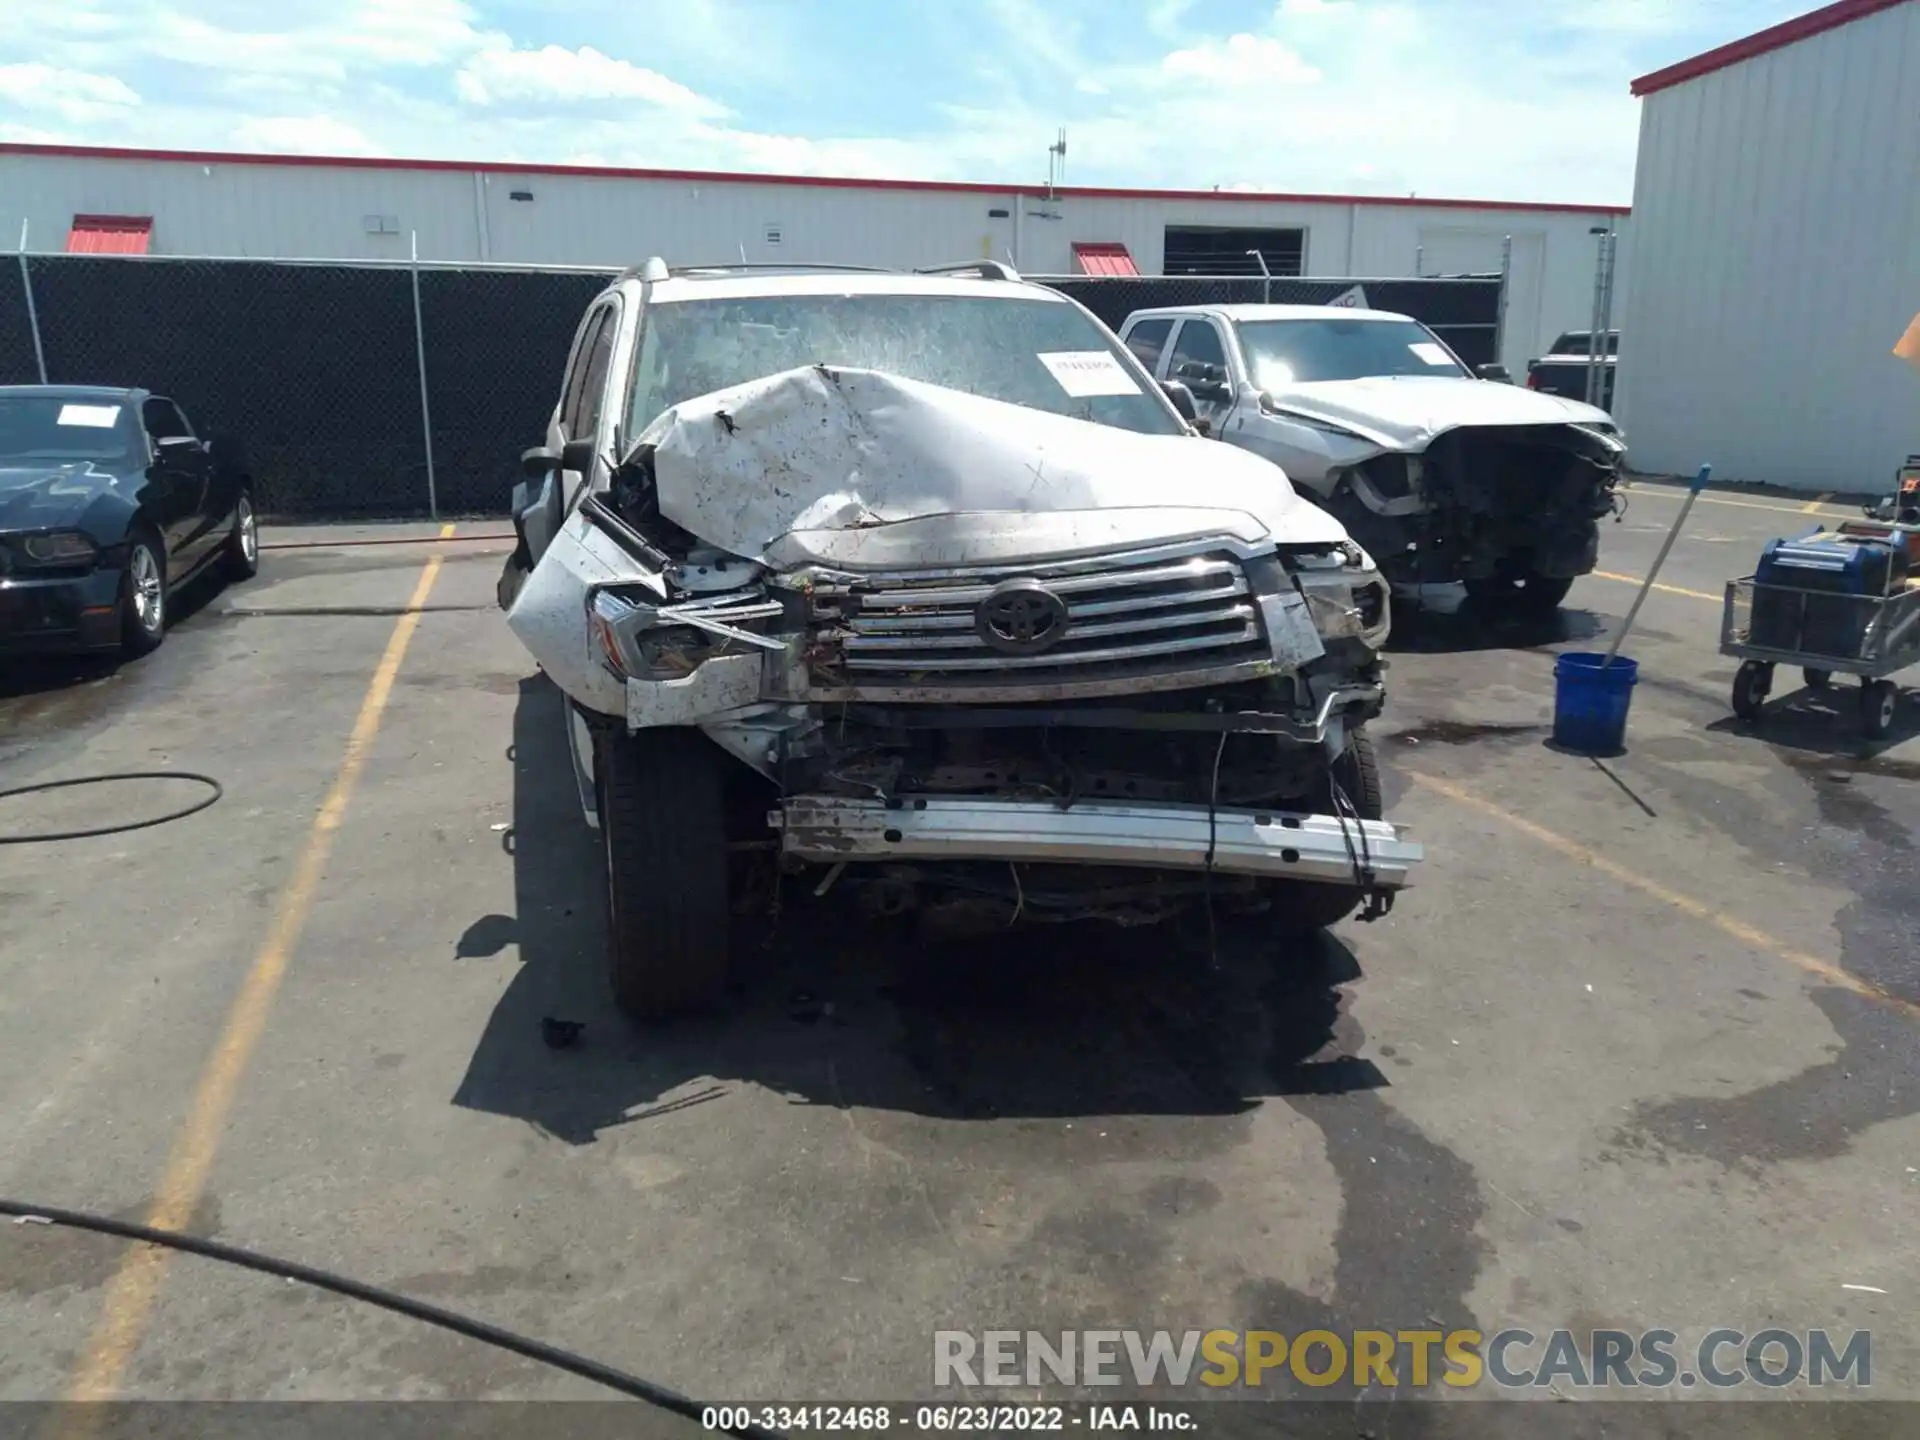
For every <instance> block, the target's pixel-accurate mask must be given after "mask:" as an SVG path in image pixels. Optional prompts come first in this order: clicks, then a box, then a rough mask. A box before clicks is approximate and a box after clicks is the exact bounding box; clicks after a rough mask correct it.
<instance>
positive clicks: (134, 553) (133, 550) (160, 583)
mask: <svg viewBox="0 0 1920 1440" xmlns="http://www.w3.org/2000/svg"><path fill="white" fill-rule="evenodd" d="M169 598H170V597H169V596H168V594H167V551H166V547H165V546H164V545H162V544H161V543H160V541H159V540H158V539H157V538H155V537H154V536H153V535H152V534H150V533H149V532H147V531H145V530H136V531H134V532H133V534H132V535H130V536H129V537H128V538H127V568H126V578H125V579H124V580H122V581H121V585H120V653H121V654H122V655H124V656H126V657H127V658H129V659H132V658H134V657H136V656H140V655H147V654H150V653H152V652H153V651H155V650H157V649H159V648H160V642H161V641H162V640H164V639H166V638H167V603H168V600H169Z"/></svg>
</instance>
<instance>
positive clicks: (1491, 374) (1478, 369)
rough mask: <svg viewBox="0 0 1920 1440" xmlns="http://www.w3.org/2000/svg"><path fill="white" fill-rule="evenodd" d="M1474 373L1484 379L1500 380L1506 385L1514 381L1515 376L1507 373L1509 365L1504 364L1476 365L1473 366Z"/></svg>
mask: <svg viewBox="0 0 1920 1440" xmlns="http://www.w3.org/2000/svg"><path fill="white" fill-rule="evenodd" d="M1473 373H1474V374H1476V375H1478V376H1479V377H1480V378H1481V379H1482V380H1498V381H1500V382H1501V383H1502V384H1505V385H1511V384H1512V383H1513V376H1512V375H1510V374H1508V373H1507V367H1506V366H1504V365H1476V366H1474V367H1473Z"/></svg>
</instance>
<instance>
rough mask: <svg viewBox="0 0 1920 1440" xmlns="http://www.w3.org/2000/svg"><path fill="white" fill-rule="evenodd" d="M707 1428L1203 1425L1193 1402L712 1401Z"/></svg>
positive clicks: (873, 1430) (1168, 1428) (996, 1430)
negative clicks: (989, 1403) (804, 1403)
mask: <svg viewBox="0 0 1920 1440" xmlns="http://www.w3.org/2000/svg"><path fill="white" fill-rule="evenodd" d="M700 1423H701V1426H702V1428H704V1429H707V1430H727V1431H737V1430H741V1429H745V1428H746V1427H748V1426H757V1427H758V1428H760V1429H762V1430H771V1431H774V1432H776V1433H780V1434H794V1433H798V1432H803V1431H815V1430H820V1431H827V1432H830V1433H838V1434H861V1435H878V1434H885V1433H887V1432H889V1431H893V1430H899V1431H902V1432H905V1433H919V1434H929V1433H949V1432H954V1433H960V1434H975V1435H980V1434H985V1435H1004V1434H1006V1433H1008V1432H1009V1431H1037V1432H1041V1433H1064V1432H1066V1431H1067V1430H1069V1429H1072V1430H1146V1431H1153V1432H1157V1433H1162V1434H1166V1433H1173V1432H1191V1431H1194V1430H1198V1429H1199V1428H1200V1424H1199V1419H1198V1417H1197V1416H1196V1415H1195V1414H1194V1413H1193V1410H1192V1407H1187V1408H1181V1407H1177V1406H1171V1405H1149V1404H1128V1403H1123V1404H1117V1405H1074V1406H1071V1407H1069V1406H1065V1405H1048V1404H1022V1405H976V1404H970V1403H966V1402H958V1403H945V1402H942V1403H931V1404H924V1405H709V1406H707V1407H706V1408H705V1409H704V1410H703V1411H702V1412H701V1416H700Z"/></svg>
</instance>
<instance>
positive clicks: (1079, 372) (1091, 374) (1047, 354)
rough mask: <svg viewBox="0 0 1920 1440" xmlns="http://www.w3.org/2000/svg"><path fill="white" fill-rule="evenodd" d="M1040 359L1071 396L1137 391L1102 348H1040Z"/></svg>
mask: <svg viewBox="0 0 1920 1440" xmlns="http://www.w3.org/2000/svg"><path fill="white" fill-rule="evenodd" d="M1040 363H1041V364H1042V365H1044V366H1046V367H1047V369H1049V370H1051V371H1052V372H1053V378H1054V379H1056V380H1058V381H1059V382H1060V388H1061V389H1062V390H1064V391H1066V392H1067V394H1069V395H1072V396H1076V397H1080V396H1087V395H1138V394H1139V393H1140V387H1139V386H1138V385H1136V384H1134V383H1133V377H1132V376H1131V375H1129V374H1127V372H1126V371H1125V370H1123V369H1122V368H1121V367H1120V362H1119V361H1118V360H1116V359H1114V358H1113V356H1112V355H1110V354H1108V353H1107V352H1106V351H1105V350H1050V351H1043V352H1042V353H1041V355H1040Z"/></svg>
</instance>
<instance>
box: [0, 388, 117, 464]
mask: <svg viewBox="0 0 1920 1440" xmlns="http://www.w3.org/2000/svg"><path fill="white" fill-rule="evenodd" d="M138 434H139V432H138V431H137V430H136V429H135V428H134V423H133V415H132V411H131V410H130V409H128V407H126V406H124V405H116V404H114V403H113V402H112V401H111V400H106V401H101V400H94V399H91V398H86V399H74V398H72V397H71V396H65V397H63V396H60V395H57V394H45V393H36V394H15V395H0V465H4V464H6V463H7V462H8V461H10V460H53V461H68V460H123V459H125V458H126V457H127V456H128V455H129V454H131V453H133V452H134V450H135V448H136V447H137V446H139V444H140V442H139V440H138V439H137V436H138Z"/></svg>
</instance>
